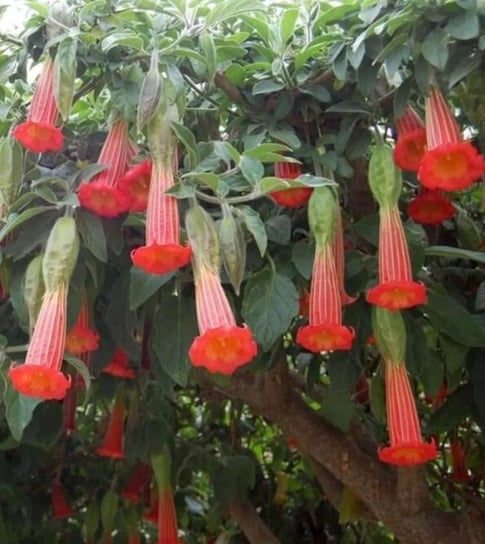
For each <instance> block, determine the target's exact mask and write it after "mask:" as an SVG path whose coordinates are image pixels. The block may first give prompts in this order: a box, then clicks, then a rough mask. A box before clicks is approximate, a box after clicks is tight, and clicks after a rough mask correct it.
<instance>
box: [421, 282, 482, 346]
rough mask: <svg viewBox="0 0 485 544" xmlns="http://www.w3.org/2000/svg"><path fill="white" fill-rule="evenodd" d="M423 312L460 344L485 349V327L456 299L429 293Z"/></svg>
mask: <svg viewBox="0 0 485 544" xmlns="http://www.w3.org/2000/svg"><path fill="white" fill-rule="evenodd" d="M423 312H424V313H425V314H426V315H428V317H429V318H430V320H431V322H432V323H433V325H434V326H435V328H436V329H437V330H438V332H441V333H443V334H446V335H447V336H449V337H450V338H451V339H452V340H454V341H455V342H457V343H459V344H463V345H464V346H469V347H485V325H484V324H483V322H481V321H480V320H479V318H478V317H477V316H474V315H473V314H471V313H470V312H469V311H468V310H467V309H466V308H464V307H463V306H462V305H461V304H459V303H458V302H456V300H455V299H453V298H452V297H450V296H448V295H441V294H438V293H434V292H433V291H429V292H428V304H427V305H426V306H423Z"/></svg>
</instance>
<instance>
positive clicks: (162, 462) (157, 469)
mask: <svg viewBox="0 0 485 544" xmlns="http://www.w3.org/2000/svg"><path fill="white" fill-rule="evenodd" d="M151 462H152V468H153V473H154V474H155V480H156V481H157V486H158V492H159V493H160V492H162V491H164V490H165V489H167V488H168V487H170V470H171V468H170V466H171V459H170V451H169V449H168V447H167V445H164V446H163V448H162V450H161V451H159V452H157V453H152V455H151Z"/></svg>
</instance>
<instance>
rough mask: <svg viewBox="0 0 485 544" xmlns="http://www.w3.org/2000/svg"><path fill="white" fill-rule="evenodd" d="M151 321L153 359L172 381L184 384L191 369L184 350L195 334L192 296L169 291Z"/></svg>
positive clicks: (195, 324) (195, 325) (195, 326)
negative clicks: (154, 356)
mask: <svg viewBox="0 0 485 544" xmlns="http://www.w3.org/2000/svg"><path fill="white" fill-rule="evenodd" d="M167 309H170V311H167ZM153 323H154V325H153V332H152V346H153V350H154V352H155V354H156V357H157V362H158V364H159V366H160V368H161V369H162V370H163V371H164V372H165V373H166V374H168V375H169V376H170V378H172V380H173V381H174V382H175V383H177V384H178V385H180V386H182V387H185V386H186V385H187V380H188V376H189V373H190V369H191V364H190V361H189V358H188V351H189V348H190V346H191V344H192V342H193V340H194V338H195V336H196V335H197V320H196V311H195V304H194V302H193V300H192V299H190V298H186V297H182V296H174V295H171V294H169V295H168V296H166V297H165V298H164V299H163V303H162V304H161V305H160V308H159V310H158V311H157V313H156V315H155V318H154V322H153Z"/></svg>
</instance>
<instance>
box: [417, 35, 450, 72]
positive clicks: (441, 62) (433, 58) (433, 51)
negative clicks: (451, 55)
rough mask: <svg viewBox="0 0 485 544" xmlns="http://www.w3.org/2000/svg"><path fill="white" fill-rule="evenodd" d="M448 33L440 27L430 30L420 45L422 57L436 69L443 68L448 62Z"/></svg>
mask: <svg viewBox="0 0 485 544" xmlns="http://www.w3.org/2000/svg"><path fill="white" fill-rule="evenodd" d="M448 40H449V37H448V34H447V33H446V32H445V31H444V30H442V29H441V28H436V29H435V30H432V31H431V32H430V33H429V34H428V35H427V36H426V38H425V39H424V42H423V44H422V46H421V52H422V54H423V57H424V58H425V59H426V60H427V61H428V62H429V63H430V64H431V65H432V66H434V67H435V68H438V70H444V68H445V66H446V63H447V62H448Z"/></svg>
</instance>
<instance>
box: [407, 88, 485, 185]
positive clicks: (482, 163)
mask: <svg viewBox="0 0 485 544" xmlns="http://www.w3.org/2000/svg"><path fill="white" fill-rule="evenodd" d="M426 139H427V145H428V150H427V152H426V154H425V155H424V157H423V159H422V161H421V162H420V164H419V170H418V178H419V181H420V182H421V183H422V184H423V185H424V186H425V187H427V188H428V189H442V190H443V191H460V190H462V189H466V188H467V187H470V185H472V184H473V183H474V182H475V181H477V180H478V179H479V178H480V177H481V175H482V174H483V173H484V172H485V160H484V159H483V157H482V156H481V155H480V154H479V153H478V151H477V150H476V149H475V148H474V147H473V145H472V144H471V143H470V142H468V141H464V140H463V138H462V136H461V133H460V129H459V127H458V123H457V122H456V119H455V118H454V117H453V114H452V112H451V110H450V108H449V106H448V104H447V103H446V100H445V98H444V97H443V95H442V93H441V92H440V90H439V89H437V88H436V87H434V86H432V87H431V88H430V89H429V92H428V96H427V97H426Z"/></svg>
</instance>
